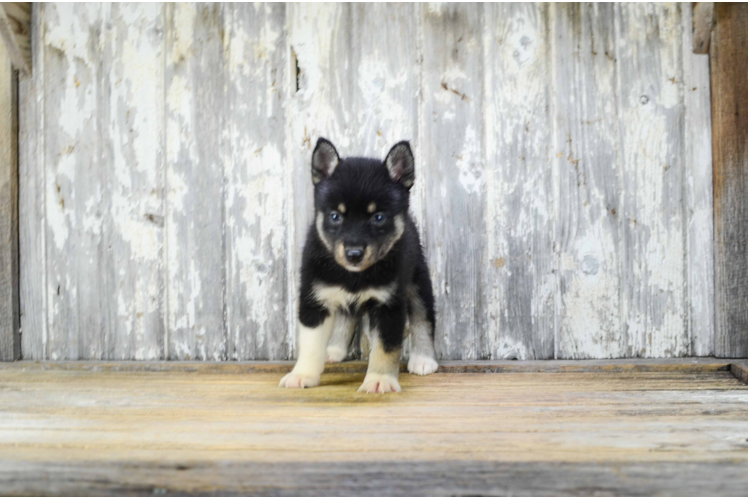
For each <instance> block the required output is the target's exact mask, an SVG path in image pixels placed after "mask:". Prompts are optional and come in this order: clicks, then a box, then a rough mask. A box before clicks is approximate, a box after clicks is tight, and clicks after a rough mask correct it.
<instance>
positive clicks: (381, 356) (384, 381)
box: [358, 329, 401, 394]
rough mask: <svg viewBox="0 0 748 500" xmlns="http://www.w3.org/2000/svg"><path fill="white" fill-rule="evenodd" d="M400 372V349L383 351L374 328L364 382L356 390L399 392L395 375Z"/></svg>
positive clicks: (380, 392) (381, 392) (382, 392)
mask: <svg viewBox="0 0 748 500" xmlns="http://www.w3.org/2000/svg"><path fill="white" fill-rule="evenodd" d="M399 373H400V349H395V350H394V351H392V352H385V350H384V346H383V345H382V341H381V340H380V337H379V335H378V332H376V331H375V330H374V329H372V331H371V354H369V367H368V368H367V370H366V377H365V378H364V383H363V384H361V387H359V388H358V392H366V393H379V394H384V393H386V392H400V391H401V389H400V384H399V383H398V381H397V376H398V374H399Z"/></svg>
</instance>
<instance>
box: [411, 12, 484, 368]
mask: <svg viewBox="0 0 748 500" xmlns="http://www.w3.org/2000/svg"><path fill="white" fill-rule="evenodd" d="M420 16H421V17H422V20H423V26H422V36H423V40H422V42H421V58H422V59H421V65H422V68H421V71H422V76H421V92H422V100H421V103H420V106H421V109H420V110H419V114H420V123H419V136H420V139H419V144H420V146H421V155H422V156H423V158H422V160H421V161H422V162H423V164H425V165H428V166H429V170H428V173H427V174H426V175H424V176H423V177H422V179H421V181H422V182H424V186H423V187H422V189H423V196H424V198H423V210H424V213H425V214H428V217H424V221H423V222H424V223H423V226H424V228H423V240H424V241H423V244H424V245H425V246H426V247H427V248H428V251H427V260H428V264H429V270H430V271H431V280H432V283H433V287H434V295H435V297H436V310H437V324H436V341H435V347H436V353H437V356H438V357H439V358H442V359H460V358H464V359H475V358H476V357H479V353H478V352H477V351H476V348H477V344H478V336H479V335H481V333H482V332H483V331H484V323H485V321H484V317H483V315H482V313H483V312H484V307H483V294H482V276H483V273H484V272H486V271H487V261H486V260H485V258H484V255H483V254H484V251H485V248H486V241H485V222H484V221H485V219H484V217H485V213H484V210H485V209H484V204H485V166H484V163H485V157H484V152H485V151H484V146H483V123H482V120H481V115H482V110H483V102H484V101H483V88H482V86H483V67H484V66H483V64H484V60H483V37H482V33H483V31H482V29H483V28H482V23H481V19H482V16H483V6H482V5H478V4H428V5H423V6H422V8H421V13H420Z"/></svg>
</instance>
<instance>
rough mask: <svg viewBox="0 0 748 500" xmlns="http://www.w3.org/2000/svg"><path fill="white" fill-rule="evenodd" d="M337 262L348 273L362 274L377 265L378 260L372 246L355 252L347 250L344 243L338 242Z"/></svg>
mask: <svg viewBox="0 0 748 500" xmlns="http://www.w3.org/2000/svg"><path fill="white" fill-rule="evenodd" d="M359 252H360V253H359ZM357 259H360V260H357ZM352 260H353V261H352ZM335 262H337V263H338V265H340V266H341V267H342V268H344V269H345V270H347V271H350V272H353V273H360V272H361V271H364V270H366V269H368V268H369V267H371V266H372V265H373V264H374V263H376V259H375V258H374V251H373V250H372V247H371V246H366V247H365V248H361V249H355V251H354V250H352V249H350V248H346V247H345V245H344V244H343V243H342V242H338V243H337V244H336V245H335Z"/></svg>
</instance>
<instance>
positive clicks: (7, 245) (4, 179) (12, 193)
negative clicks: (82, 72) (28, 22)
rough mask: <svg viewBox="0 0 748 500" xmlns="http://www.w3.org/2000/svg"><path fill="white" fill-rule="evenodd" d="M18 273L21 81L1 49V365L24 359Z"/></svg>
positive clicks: (3, 49) (6, 53)
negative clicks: (19, 88) (19, 84)
mask: <svg viewBox="0 0 748 500" xmlns="http://www.w3.org/2000/svg"><path fill="white" fill-rule="evenodd" d="M18 272H19V269H18V80H17V78H16V74H15V72H14V71H13V67H12V65H11V59H10V54H9V53H8V50H7V48H6V47H5V46H0V361H13V360H16V359H20V357H21V338H20V334H21V332H20V321H19V319H20V318H19V315H20V311H19V284H18Z"/></svg>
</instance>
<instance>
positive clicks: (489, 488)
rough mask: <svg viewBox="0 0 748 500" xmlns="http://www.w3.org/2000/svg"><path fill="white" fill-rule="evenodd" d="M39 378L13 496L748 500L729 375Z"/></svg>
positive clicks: (738, 395) (25, 389)
mask: <svg viewBox="0 0 748 500" xmlns="http://www.w3.org/2000/svg"><path fill="white" fill-rule="evenodd" d="M557 363H566V364H574V363H573V362H568V361H565V362H557ZM173 364H180V363H163V365H173ZM577 364H590V363H589V362H577ZM229 365H230V364H229ZM27 366H28V363H20V364H13V365H5V367H4V369H2V370H0V385H1V386H2V387H3V389H4V392H3V398H2V403H0V414H2V418H0V454H2V456H5V457H12V459H10V458H8V459H6V460H3V461H2V463H1V464H0V478H1V480H0V493H2V494H6V495H7V494H31V493H37V494H39V493H54V492H57V493H58V494H75V493H81V492H82V491H83V489H84V488H85V491H86V492H97V493H98V492H100V493H101V494H108V493H113V492H119V493H126V492H139V493H149V494H153V493H155V494H159V493H160V494H164V493H184V494H190V493H193V494H194V493H199V492H202V493H208V492H213V493H219V492H223V493H228V492H236V493H241V494H252V493H255V494H260V493H266V494H268V493H270V492H275V493H276V494H281V493H283V492H285V493H286V494H293V493H305V494H310V492H313V493H315V494H317V493H319V494H336V493H339V492H350V491H352V490H351V488H354V487H355V488H357V491H358V492H359V493H357V494H361V492H362V491H365V492H369V493H371V494H380V495H381V494H416V493H420V494H425V493H433V494H473V495H478V494H490V493H500V492H505V493H506V492H513V493H514V494H529V493H528V492H542V493H543V494H561V493H567V494H571V493H574V492H576V494H579V493H584V492H586V493H587V494H591V492H603V493H604V492H608V493H609V494H610V493H613V492H617V493H624V494H634V493H637V494H647V495H653V494H663V495H669V494H678V493H680V494H685V493H687V494H690V495H701V494H709V493H715V492H719V494H739V493H740V492H742V491H745V488H746V487H748V478H747V477H746V475H745V473H744V472H745V470H746V467H748V448H747V447H746V444H745V435H746V433H747V432H748V421H746V419H745V405H746V403H748V386H746V385H744V384H742V383H741V382H739V381H738V380H737V379H736V378H735V377H733V375H732V374H731V373H729V372H727V371H724V370H721V371H702V372H693V371H692V372H682V371H658V372H635V371H634V372H596V373H503V374H487V373H465V374H453V373H452V374H449V373H448V374H436V375H431V376H429V377H417V376H411V375H402V376H401V383H402V386H403V392H402V393H398V394H389V395H365V394H360V393H357V392H356V391H355V389H356V387H358V385H359V384H360V382H361V380H362V379H363V374H362V373H352V374H345V373H340V374H326V375H323V378H322V384H323V385H322V386H321V387H318V388H314V389H308V390H303V391H291V390H283V389H279V388H278V387H277V382H278V379H279V375H278V374H277V373H206V372H200V371H198V372H182V371H168V372H107V371H95V370H94V371H79V370H57V369H51V370H27V369H26V367H27ZM216 366H227V365H226V364H216ZM663 429H667V431H668V432H663ZM343 464H345V466H343ZM289 468H293V470H294V471H295V473H294V474H290V475H289V474H288V472H287V469H289ZM297 471H298V473H297ZM323 471H324V472H323ZM315 472H316V473H317V474H315ZM382 474H384V475H385V476H382ZM622 474H623V475H622ZM382 477H386V478H387V480H386V481H384V480H382ZM538 477H541V478H547V479H548V481H549V482H546V481H543V482H538ZM40 478H41V479H40ZM554 478H556V480H553V479H554ZM622 478H623V479H622ZM58 479H59V480H58ZM686 486H687V487H689V488H690V489H689V490H686V489H684V488H685V487H686ZM89 487H90V488H92V489H88V488H89ZM302 488H306V489H305V490H303V491H302ZM362 488H363V489H362Z"/></svg>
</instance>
